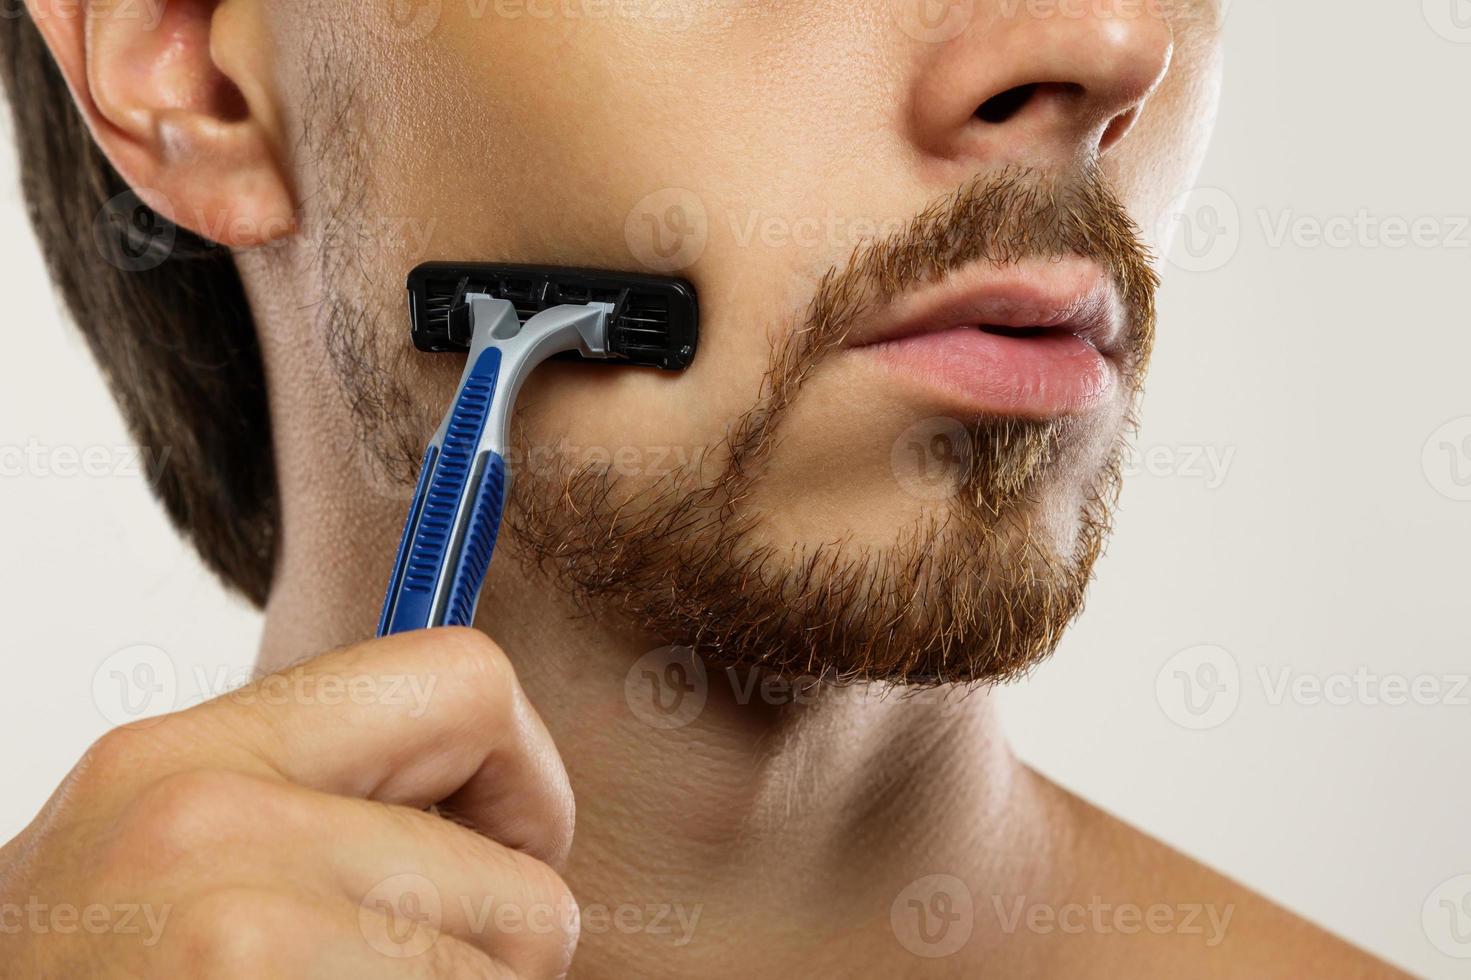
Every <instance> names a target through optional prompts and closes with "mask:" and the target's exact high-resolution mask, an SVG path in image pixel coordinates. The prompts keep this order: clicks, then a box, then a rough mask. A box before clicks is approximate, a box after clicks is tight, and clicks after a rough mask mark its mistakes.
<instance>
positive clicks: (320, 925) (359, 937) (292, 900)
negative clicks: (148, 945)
mask: <svg viewBox="0 0 1471 980" xmlns="http://www.w3.org/2000/svg"><path fill="white" fill-rule="evenodd" d="M159 952H160V956H161V957H163V961H162V962H159V961H155V962H154V963H153V964H152V965H151V967H150V974H154V975H160V976H163V975H172V976H188V977H196V978H214V977H222V978H223V977H229V978H236V977H239V978H245V977H278V978H282V980H298V978H299V980H309V978H310V980H315V978H318V977H352V978H354V980H448V978H455V980H459V978H484V980H531V978H547V980H551V978H553V977H557V976H560V974H554V973H536V972H533V973H521V972H519V971H516V970H515V969H513V968H512V967H511V966H510V965H509V964H506V963H503V962H500V961H499V960H497V959H496V958H495V957H493V956H490V955H488V954H486V953H485V952H483V951H482V950H480V949H478V948H477V947H475V946H473V945H471V944H469V943H465V942H463V941H461V940H459V939H457V938H455V937H453V936H449V935H445V934H443V933H440V932H438V931H436V930H435V929H434V928H433V926H432V925H430V924H429V923H427V922H424V921H422V920H417V919H411V918H406V917H404V916H386V915H384V914H383V913H381V912H380V911H378V910H376V909H366V908H360V907H355V906H352V905H350V904H348V903H346V902H341V901H334V902H319V901H314V900H311V899H309V898H303V897H302V896H300V895H297V894H292V893H288V892H282V891H276V890H271V889H264V888H231V889H222V890H220V891H217V892H214V893H212V894H210V895H208V896H205V897H203V898H201V899H200V900H199V901H198V902H195V903H193V904H192V905H191V906H190V907H189V908H188V909H187V910H185V911H184V912H183V913H182V914H181V915H180V916H179V918H178V920H177V921H176V922H175V923H174V924H173V929H172V930H171V931H169V932H168V933H167V934H166V936H165V939H164V942H163V943H162V944H161V948H160V950H159ZM164 964H167V966H166V967H165V966H164Z"/></svg>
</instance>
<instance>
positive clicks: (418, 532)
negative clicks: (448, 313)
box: [378, 347, 504, 636]
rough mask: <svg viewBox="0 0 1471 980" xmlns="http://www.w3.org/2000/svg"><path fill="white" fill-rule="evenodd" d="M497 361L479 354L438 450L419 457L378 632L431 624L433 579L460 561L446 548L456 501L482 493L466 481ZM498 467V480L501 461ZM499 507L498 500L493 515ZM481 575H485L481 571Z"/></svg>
mask: <svg viewBox="0 0 1471 980" xmlns="http://www.w3.org/2000/svg"><path fill="white" fill-rule="evenodd" d="M500 362H501V355H500V351H498V350H496V349H495V348H494V347H492V348H489V349H488V350H486V351H485V352H484V353H483V354H481V355H480V360H479V361H478V362H477V363H476V365H475V368H474V370H473V371H472V372H471V374H470V376H469V377H467V378H466V379H465V381H464V383H463V384H462V385H461V386H460V393H459V395H458V396H457V397H456V398H455V404H454V408H453V409H452V410H451V411H450V415H449V424H448V425H447V426H446V429H445V434H444V443H443V445H442V446H441V447H440V448H439V451H438V453H437V454H436V453H435V451H434V449H433V447H431V448H430V451H429V452H428V453H427V454H426V455H425V457H424V466H425V471H424V472H423V473H421V474H420V476H419V487H418V490H417V491H416V492H415V494H414V503H413V505H412V506H411V507H410V508H409V516H408V520H407V522H406V524H405V528H404V538H403V542H402V544H401V545H400V552H399V558H398V562H397V564H396V565H395V570H394V571H395V574H394V579H393V581H392V582H391V583H390V584H389V587H388V596H387V597H386V598H385V599H384V603H383V616H382V618H381V619H380V621H379V624H378V633H379V635H380V636H386V635H388V634H390V633H403V632H406V631H408V630H416V629H423V628H425V627H427V626H432V625H436V624H435V623H434V612H435V610H434V594H435V587H436V584H437V583H438V582H439V581H440V578H441V571H442V570H444V568H445V566H446V564H447V563H451V562H453V563H456V564H459V556H457V555H454V554H451V553H450V550H451V545H452V544H453V542H452V540H451V536H452V535H453V533H454V525H455V515H456V514H457V513H458V512H459V510H460V503H461V501H462V500H465V499H466V498H467V497H469V496H470V495H471V494H472V493H473V494H475V497H474V501H478V500H479V499H480V497H481V496H483V494H482V493H478V492H477V488H475V487H472V486H471V485H470V478H471V476H472V471H473V468H474V466H475V458H476V452H477V450H478V449H479V446H480V437H481V434H482V433H483V432H484V431H485V421H486V417H487V416H488V415H489V414H490V407H491V403H492V402H493V401H494V399H495V390H496V382H497V381H498V380H499V377H500ZM491 455H494V454H493V453H492V454H491ZM496 459H497V460H499V459H500V457H498V456H497V457H496ZM500 472H501V477H500V480H501V481H502V482H503V481H504V464H502V465H501V469H500ZM499 513H500V509H499V506H497V508H496V516H497V520H499ZM493 541H494V539H492V544H493ZM487 564H488V560H487ZM481 575H482V577H483V576H484V571H482V572H481ZM456 577H457V571H456ZM472 611H473V604H472Z"/></svg>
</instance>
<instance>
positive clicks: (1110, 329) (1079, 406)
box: [846, 258, 1126, 418]
mask: <svg viewBox="0 0 1471 980" xmlns="http://www.w3.org/2000/svg"><path fill="white" fill-rule="evenodd" d="M1125 333H1126V319H1125V316H1124V311H1123V308H1122V303H1121V301H1120V299H1119V296H1118V291H1117V289H1116V288H1115V286H1114V283H1113V280H1112V278H1111V277H1110V276H1109V275H1108V274H1107V273H1106V272H1105V271H1104V269H1103V268H1102V267H1101V266H1099V265H1098V264H1097V263H1095V262H1092V261H1089V260H1087V259H1083V258H1066V259H1061V260H1045V259H1044V260H1035V261H1027V262H1022V263H1017V264H1013V265H1007V266H999V267H998V266H995V265H992V264H991V263H989V262H981V263H976V264H973V265H971V266H968V267H966V268H963V269H961V270H958V271H957V272H956V273H954V274H952V275H950V276H948V277H947V278H945V279H944V280H942V281H941V282H938V283H935V284H932V285H930V286H927V287H925V288H924V289H922V290H920V291H917V292H915V293H912V294H908V295H906V296H903V297H901V298H899V299H897V300H895V301H894V302H893V303H891V304H889V305H888V306H887V307H885V308H884V309H882V310H880V311H878V312H877V313H876V314H874V315H872V316H870V317H868V318H866V319H865V320H864V321H863V322H861V323H858V324H856V325H855V326H854V327H853V329H852V330H850V331H849V333H848V335H847V338H846V346H847V347H848V348H850V350H849V352H848V353H849V356H851V357H857V358H863V359H867V360H869V361H871V362H872V363H873V364H874V366H875V367H876V368H878V369H879V370H881V371H882V372H883V373H884V381H886V382H888V383H891V384H897V385H901V386H904V387H907V388H909V389H911V390H913V391H915V392H916V394H918V395H922V396H928V398H929V400H930V401H932V402H939V403H940V404H941V405H942V406H943V407H944V409H945V410H946V411H950V412H953V413H955V414H960V415H972V416H981V415H997V416H1012V417H1022V418H1056V417H1059V416H1064V415H1075V414H1081V413H1085V412H1088V411H1090V410H1092V409H1094V408H1096V407H1098V406H1099V405H1100V404H1101V403H1103V402H1105V401H1106V400H1107V399H1108V396H1109V395H1110V394H1111V393H1112V392H1113V391H1114V390H1115V389H1116V388H1117V387H1118V385H1119V382H1120V378H1121V373H1122V366H1121V363H1120V352H1121V345H1122V343H1123V341H1124V340H1125Z"/></svg>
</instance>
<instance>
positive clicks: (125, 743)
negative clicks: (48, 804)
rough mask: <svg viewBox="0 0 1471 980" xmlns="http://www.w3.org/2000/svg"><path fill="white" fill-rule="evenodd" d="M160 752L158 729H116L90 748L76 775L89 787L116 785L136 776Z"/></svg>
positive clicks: (78, 780) (77, 768) (78, 781)
mask: <svg viewBox="0 0 1471 980" xmlns="http://www.w3.org/2000/svg"><path fill="white" fill-rule="evenodd" d="M158 751H159V747H158V739H157V737H156V734H155V732H154V731H152V730H146V729H140V728H127V727H124V728H114V729H113V730H112V731H110V732H107V733H106V734H104V735H103V736H102V737H101V738H99V739H97V741H95V742H93V743H92V745H91V747H90V748H88V749H87V751H86V752H85V753H84V754H83V756H82V759H81V762H79V763H78V764H77V767H76V769H75V770H74V777H75V780H76V781H77V783H78V784H80V785H82V786H85V787H88V788H98V787H102V786H108V785H115V784H117V783H120V782H122V781H123V780H125V779H127V778H129V777H133V778H136V777H137V776H138V774H139V773H140V772H142V771H144V770H145V769H146V767H147V766H148V765H149V764H151V763H152V762H153V761H154V759H155V758H156V756H157V754H158Z"/></svg>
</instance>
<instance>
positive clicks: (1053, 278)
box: [846, 256, 1125, 355]
mask: <svg viewBox="0 0 1471 980" xmlns="http://www.w3.org/2000/svg"><path fill="white" fill-rule="evenodd" d="M1123 312H1124V311H1123V303H1122V301H1121V300H1120V298H1119V293H1118V289H1117V287H1116V286H1115V284H1114V280H1113V277H1112V276H1110V275H1109V274H1108V273H1107V272H1106V271H1105V270H1104V268H1103V267H1102V266H1101V265H1099V264H1098V263H1097V262H1094V261H1093V260H1091V259H1085V258H1082V257H1081V256H1070V257H1065V258H1062V259H1035V260H1033V259H1028V260H1024V261H1021V262H1016V263H1012V264H1008V265H1001V266H998V265H994V264H992V263H990V262H987V261H981V262H977V263H972V264H970V265H968V266H965V267H963V268H961V269H958V270H956V271H955V272H953V273H951V274H950V275H948V276H945V277H944V278H942V279H939V280H937V281H935V282H933V283H930V284H928V285H926V286H924V287H923V288H921V289H918V290H915V291H912V292H909V293H905V294H903V295H901V296H899V297H896V298H895V299H894V300H893V301H892V302H890V303H888V304H886V305H885V306H883V307H881V308H879V309H878V310H877V311H876V312H875V313H873V314H871V315H869V316H867V317H864V318H863V320H862V322H860V323H858V324H856V325H855V326H854V327H853V328H852V329H851V330H850V331H849V332H848V335H847V338H846V345H847V346H849V347H867V346H871V345H874V344H882V343H887V342H889V341H893V340H900V339H902V338H905V337H912V336H917V335H919V334H926V333H937V332H939V331H942V330H954V329H956V328H960V327H987V326H994V327H1008V328H1025V327H1034V328H1040V329H1043V330H1046V331H1048V332H1059V333H1070V334H1073V335H1075V336H1077V337H1079V338H1081V339H1082V340H1084V341H1085V342H1087V343H1088V344H1090V345H1092V346H1093V347H1094V348H1096V349H1097V350H1098V351H1099V352H1101V353H1103V354H1105V355H1112V354H1116V353H1118V350H1119V345H1120V343H1121V342H1122V340H1123V339H1124V338H1123V334H1124V327H1125V318H1124V315H1123Z"/></svg>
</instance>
